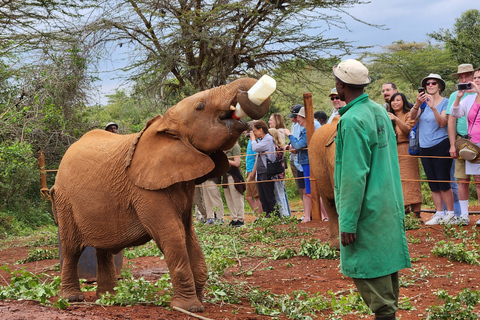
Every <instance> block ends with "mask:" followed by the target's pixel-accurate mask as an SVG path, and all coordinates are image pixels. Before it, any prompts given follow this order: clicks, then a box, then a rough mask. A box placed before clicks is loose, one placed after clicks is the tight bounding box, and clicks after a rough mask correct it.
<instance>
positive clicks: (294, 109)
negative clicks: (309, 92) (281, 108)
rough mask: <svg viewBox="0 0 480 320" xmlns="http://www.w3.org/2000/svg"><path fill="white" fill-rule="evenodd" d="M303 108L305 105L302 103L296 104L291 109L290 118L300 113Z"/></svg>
mask: <svg viewBox="0 0 480 320" xmlns="http://www.w3.org/2000/svg"><path fill="white" fill-rule="evenodd" d="M302 108H303V106H302V105H301V104H296V105H294V106H293V107H292V109H291V110H290V118H295V117H296V116H297V115H298V112H299V111H300V109H302Z"/></svg>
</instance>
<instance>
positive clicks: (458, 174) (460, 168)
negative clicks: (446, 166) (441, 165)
mask: <svg viewBox="0 0 480 320" xmlns="http://www.w3.org/2000/svg"><path fill="white" fill-rule="evenodd" d="M454 177H455V178H457V179H464V180H470V175H468V174H466V173H465V160H464V159H458V158H457V159H455V174H454Z"/></svg>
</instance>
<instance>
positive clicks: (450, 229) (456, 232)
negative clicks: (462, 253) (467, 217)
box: [443, 224, 478, 240]
mask: <svg viewBox="0 0 480 320" xmlns="http://www.w3.org/2000/svg"><path fill="white" fill-rule="evenodd" d="M471 230H472V232H471V233H470V232H469V230H463V226H459V227H458V229H457V227H454V226H452V225H448V224H446V225H444V226H443V232H444V234H445V237H448V238H454V239H465V240H476V239H478V230H477V227H476V226H473V228H472V229H471Z"/></svg>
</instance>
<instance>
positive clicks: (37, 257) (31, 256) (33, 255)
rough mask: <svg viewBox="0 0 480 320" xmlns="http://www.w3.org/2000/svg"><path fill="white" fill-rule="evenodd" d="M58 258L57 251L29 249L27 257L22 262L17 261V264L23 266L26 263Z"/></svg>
mask: <svg viewBox="0 0 480 320" xmlns="http://www.w3.org/2000/svg"><path fill="white" fill-rule="evenodd" d="M59 257H60V255H59V252H58V249H53V250H50V249H30V250H29V251H28V257H27V258H25V259H22V260H18V261H17V262H16V263H17V264H23V263H27V262H34V261H41V260H50V259H58V258H59Z"/></svg>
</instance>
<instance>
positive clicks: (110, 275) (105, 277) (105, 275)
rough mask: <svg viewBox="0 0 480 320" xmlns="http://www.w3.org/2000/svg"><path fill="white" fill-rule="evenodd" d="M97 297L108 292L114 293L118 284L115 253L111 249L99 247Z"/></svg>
mask: <svg viewBox="0 0 480 320" xmlns="http://www.w3.org/2000/svg"><path fill="white" fill-rule="evenodd" d="M97 283H98V288H97V298H100V295H103V294H105V293H107V292H109V293H110V294H114V293H115V292H114V290H113V288H115V287H116V286H117V275H116V273H115V263H114V261H113V254H112V253H111V252H110V251H106V250H99V249H97Z"/></svg>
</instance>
